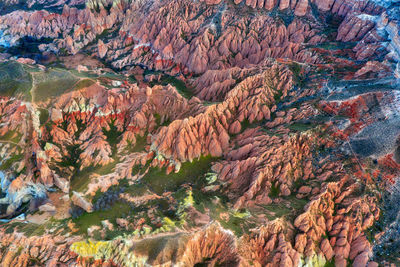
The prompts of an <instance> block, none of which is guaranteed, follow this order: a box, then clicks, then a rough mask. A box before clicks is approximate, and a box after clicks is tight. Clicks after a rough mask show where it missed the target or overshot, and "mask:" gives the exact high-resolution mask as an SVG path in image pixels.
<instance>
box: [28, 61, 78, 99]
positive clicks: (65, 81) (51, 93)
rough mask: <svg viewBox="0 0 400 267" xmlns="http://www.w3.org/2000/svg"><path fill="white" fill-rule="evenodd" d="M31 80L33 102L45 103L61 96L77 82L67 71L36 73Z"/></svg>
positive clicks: (53, 70) (55, 70) (54, 70)
mask: <svg viewBox="0 0 400 267" xmlns="http://www.w3.org/2000/svg"><path fill="white" fill-rule="evenodd" d="M33 78H34V82H35V87H34V90H33V92H32V94H33V99H34V101H35V102H41V101H46V100H47V99H49V98H51V97H56V96H59V95H61V94H63V93H64V92H66V91H67V90H69V89H72V88H74V87H75V86H76V83H77V82H78V80H79V79H78V78H77V77H75V76H74V75H72V74H71V73H70V72H69V71H66V70H62V69H51V70H48V71H45V72H38V73H35V74H34V76H33ZM84 83H85V82H84Z"/></svg>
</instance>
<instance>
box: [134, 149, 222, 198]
mask: <svg viewBox="0 0 400 267" xmlns="http://www.w3.org/2000/svg"><path fill="white" fill-rule="evenodd" d="M214 160H215V158H213V157H211V156H206V157H201V158H200V159H198V160H197V159H195V160H193V162H185V163H183V164H182V166H181V169H180V170H179V172H178V173H174V172H172V173H170V174H168V175H167V174H166V170H165V168H163V169H160V168H150V170H149V172H148V173H147V174H146V175H145V176H144V177H143V178H142V179H141V181H142V182H143V183H145V184H146V185H148V187H149V188H150V189H151V190H152V191H154V192H156V193H157V194H162V193H164V192H167V191H175V190H176V189H177V188H178V187H179V186H181V185H183V184H184V183H196V182H197V181H198V179H199V177H200V176H202V175H204V174H205V173H206V172H208V171H209V170H210V168H211V163H212V162H213V161H214Z"/></svg>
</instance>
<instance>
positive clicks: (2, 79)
mask: <svg viewBox="0 0 400 267" xmlns="http://www.w3.org/2000/svg"><path fill="white" fill-rule="evenodd" d="M31 88H32V77H31V75H30V74H29V72H28V71H26V70H25V68H24V67H23V65H22V64H20V63H18V62H15V61H8V62H2V63H0V95H1V96H6V97H11V96H22V97H23V98H24V99H25V100H30V99H31V96H30V90H31Z"/></svg>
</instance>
